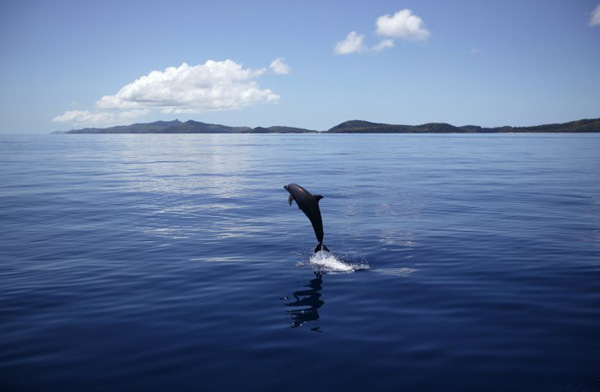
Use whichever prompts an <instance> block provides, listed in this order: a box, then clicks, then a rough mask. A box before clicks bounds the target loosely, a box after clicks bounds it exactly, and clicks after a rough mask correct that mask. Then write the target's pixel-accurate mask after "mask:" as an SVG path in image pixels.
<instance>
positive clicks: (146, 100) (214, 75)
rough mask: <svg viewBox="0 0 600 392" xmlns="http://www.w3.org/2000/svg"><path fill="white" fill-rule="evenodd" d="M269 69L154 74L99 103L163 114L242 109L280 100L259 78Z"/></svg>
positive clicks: (184, 68)
mask: <svg viewBox="0 0 600 392" xmlns="http://www.w3.org/2000/svg"><path fill="white" fill-rule="evenodd" d="M265 71H266V69H264V68H261V69H258V70H252V69H245V68H243V66H242V65H241V64H237V63H236V62H234V61H232V60H225V61H213V60H209V61H207V62H206V63H205V64H201V65H194V66H190V65H188V64H186V63H183V64H181V65H180V66H179V67H169V68H167V69H165V70H164V71H152V72H150V73H149V74H148V75H144V76H142V77H141V78H139V79H137V80H136V81H134V82H132V83H129V84H127V85H125V86H123V87H122V88H121V89H120V90H119V92H117V93H116V94H115V95H105V96H103V97H102V98H100V100H99V101H98V102H96V108H97V109H158V110H160V111H161V112H163V113H201V112H206V111H212V110H227V109H239V108H243V107H245V106H248V105H249V104H251V103H255V102H259V101H267V102H276V101H278V100H279V96H278V95H277V94H275V93H274V92H273V91H271V90H269V89H261V88H260V86H259V85H258V83H257V82H256V80H255V79H256V78H258V77H259V76H260V75H262V74H263V73H264V72H265Z"/></svg>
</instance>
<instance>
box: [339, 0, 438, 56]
mask: <svg viewBox="0 0 600 392" xmlns="http://www.w3.org/2000/svg"><path fill="white" fill-rule="evenodd" d="M375 26H376V32H377V34H378V35H381V36H383V37H384V39H383V40H381V41H380V42H379V43H378V44H376V45H374V46H373V47H370V46H367V45H366V44H365V42H364V41H365V36H364V35H361V34H358V33H357V32H356V31H351V32H350V33H349V34H348V35H347V36H346V38H345V39H344V40H343V41H340V42H338V43H337V44H335V47H334V48H333V50H334V52H335V53H336V54H350V53H368V52H375V53H378V52H381V51H383V50H384V49H388V48H392V47H394V39H401V40H403V41H412V42H419V41H420V42H423V41H427V40H428V39H429V36H430V35H431V34H430V33H429V30H427V29H426V28H425V23H424V22H423V19H421V18H420V17H419V16H417V15H415V14H413V12H412V11H411V10H409V9H403V10H400V11H398V12H396V13H395V14H393V15H389V14H386V15H382V16H380V17H379V18H377V21H376V22H375Z"/></svg>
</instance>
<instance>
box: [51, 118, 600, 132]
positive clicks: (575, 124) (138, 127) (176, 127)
mask: <svg viewBox="0 0 600 392" xmlns="http://www.w3.org/2000/svg"><path fill="white" fill-rule="evenodd" d="M543 132H547V133H592V132H600V118H597V119H584V120H578V121H571V122H567V123H562V124H545V125H536V126H530V127H513V126H502V127H492V128H486V127H481V126H478V125H464V126H460V127H457V126H454V125H451V124H446V123H427V124H422V125H393V124H383V123H373V122H368V121H362V120H351V121H345V122H343V123H341V124H338V125H336V126H335V127H333V128H331V129H329V130H327V131H321V132H319V131H315V130H311V129H304V128H295V127H287V126H272V127H268V128H264V127H255V128H251V127H230V126H227V125H220V124H207V123H203V122H199V121H193V120H189V121H185V122H181V121H179V120H173V121H156V122H152V123H146V124H132V125H119V126H115V127H109V128H83V129H74V130H72V131H67V132H54V133H66V134H114V133H134V134H142V133H143V134H146V133H163V134H165V133H166V134H169V133H171V134H172V133H543Z"/></svg>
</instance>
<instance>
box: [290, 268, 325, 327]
mask: <svg viewBox="0 0 600 392" xmlns="http://www.w3.org/2000/svg"><path fill="white" fill-rule="evenodd" d="M322 283H323V278H322V276H321V273H320V272H315V279H312V280H311V281H309V283H308V285H305V286H303V287H307V288H308V289H304V290H298V291H294V294H293V296H294V298H295V299H296V301H294V302H288V303H287V304H285V306H287V307H288V308H290V309H288V314H289V316H290V318H291V319H292V328H297V327H300V326H301V325H303V324H304V323H307V322H309V321H317V320H318V319H319V308H320V307H321V306H323V304H324V303H325V302H324V301H322V300H321V285H322ZM313 330H315V331H318V330H319V329H318V327H317V328H313ZM319 332H320V331H319Z"/></svg>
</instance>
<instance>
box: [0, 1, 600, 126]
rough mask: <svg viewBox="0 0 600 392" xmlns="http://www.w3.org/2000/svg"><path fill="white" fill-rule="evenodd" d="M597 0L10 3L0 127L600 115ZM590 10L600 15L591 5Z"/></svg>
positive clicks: (5, 15)
mask: <svg viewBox="0 0 600 392" xmlns="http://www.w3.org/2000/svg"><path fill="white" fill-rule="evenodd" d="M599 6H600V1H598V0H594V1H592V0H590V1H586V0H543V1H538V0H528V1H522V0H520V1H517V0H504V1H486V0H455V1H442V0H438V1H433V0H432V1H427V0H405V1H400V0H396V1H386V0H381V1H379V0H373V1H310V0H309V1H227V0H224V1H219V2H215V1H169V2H166V1H148V0H144V1H101V2H97V1H94V2H92V1H89V2H87V1H61V0H56V1H27V0H25V1H11V0H5V1H2V2H0V50H1V53H2V61H1V62H0V87H1V88H0V132H4V133H48V132H51V131H57V130H69V129H74V128H82V127H86V126H108V125H116V124H127V123H133V122H149V121H155V120H159V119H160V120H171V119H176V118H178V119H180V120H182V121H185V120H188V119H192V120H197V121H203V122H209V123H221V124H227V125H247V126H271V125H290V126H298V127H306V128H311V129H318V130H325V129H328V128H330V127H332V126H334V125H336V124H338V123H340V122H342V121H345V120H350V119H363V120H368V121H375V122H387V123H395V124H422V123H426V122H448V123H451V124H454V125H466V124H477V125H483V126H498V125H534V124H541V123H552V122H566V121H571V120H576V119H581V118H597V117H600V8H597V7H599ZM595 10H597V11H596V14H594V11H595Z"/></svg>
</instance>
